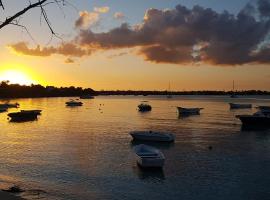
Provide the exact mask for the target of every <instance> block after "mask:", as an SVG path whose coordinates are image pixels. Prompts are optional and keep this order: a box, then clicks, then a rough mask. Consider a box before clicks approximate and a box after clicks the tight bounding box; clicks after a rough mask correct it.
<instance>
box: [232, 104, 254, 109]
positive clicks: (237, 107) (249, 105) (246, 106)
mask: <svg viewBox="0 0 270 200" xmlns="http://www.w3.org/2000/svg"><path fill="white" fill-rule="evenodd" d="M229 105H230V109H245V108H252V104H237V103H229Z"/></svg>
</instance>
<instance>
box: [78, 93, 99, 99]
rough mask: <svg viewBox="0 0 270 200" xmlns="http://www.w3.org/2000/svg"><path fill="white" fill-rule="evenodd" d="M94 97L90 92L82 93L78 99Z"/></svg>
mask: <svg viewBox="0 0 270 200" xmlns="http://www.w3.org/2000/svg"><path fill="white" fill-rule="evenodd" d="M94 98H95V97H94V96H93V95H91V94H86V95H82V96H80V99H94Z"/></svg>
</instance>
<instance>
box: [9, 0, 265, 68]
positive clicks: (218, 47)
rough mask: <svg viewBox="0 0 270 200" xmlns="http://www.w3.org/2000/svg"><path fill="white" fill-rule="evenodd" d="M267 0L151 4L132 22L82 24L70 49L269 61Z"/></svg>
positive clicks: (151, 57)
mask: <svg viewBox="0 0 270 200" xmlns="http://www.w3.org/2000/svg"><path fill="white" fill-rule="evenodd" d="M263 5H264V6H263ZM268 5H270V1H269V0H258V1H257V3H256V4H247V6H245V7H244V8H243V9H242V10H240V12H239V13H238V14H237V15H233V14H230V13H229V12H227V11H224V12H222V13H218V12H216V11H214V10H212V9H210V8H203V7H201V6H198V5H197V6H194V7H193V8H191V9H189V8H187V7H185V6H182V5H177V6H176V7H175V8H174V9H166V10H160V9H153V8H151V9H148V10H147V11H146V13H145V16H144V18H143V20H142V22H141V23H140V24H137V25H135V26H130V25H128V24H127V23H123V24H122V25H121V26H119V27H116V28H114V29H112V30H109V31H107V32H99V33H95V32H93V31H92V30H91V29H88V30H85V29H81V30H80V31H79V32H78V35H77V36H76V37H75V38H74V40H73V42H72V44H73V49H76V50H77V51H78V53H79V54H80V53H82V54H83V53H85V54H86V55H91V53H92V52H94V51H97V50H107V49H124V48H134V49H139V50H138V54H139V55H142V56H143V57H144V58H145V59H146V60H148V61H152V62H156V63H173V64H186V63H194V62H195V63H197V62H200V63H211V64H213V65H242V64H247V63H270V39H269V38H270V34H269V31H270V16H268V14H269V12H268ZM269 8H270V7H269ZM79 24H83V23H79ZM75 44H76V45H75ZM62 45H63V44H62ZM19 47H20V48H18V47H17V46H16V45H15V46H14V45H13V49H15V50H16V49H17V50H19V51H21V52H22V51H23V52H24V53H26V54H32V55H39V54H44V55H47V56H48V55H51V54H52V53H51V52H52V51H54V53H58V54H62V55H63V53H59V49H58V48H59V47H47V48H44V49H42V50H41V49H40V48H39V47H37V48H36V49H28V48H27V46H23V45H22V44H21V46H20V45H19ZM60 47H61V45H60ZM51 48H52V49H51ZM75 52H76V51H75ZM68 56H71V55H68Z"/></svg>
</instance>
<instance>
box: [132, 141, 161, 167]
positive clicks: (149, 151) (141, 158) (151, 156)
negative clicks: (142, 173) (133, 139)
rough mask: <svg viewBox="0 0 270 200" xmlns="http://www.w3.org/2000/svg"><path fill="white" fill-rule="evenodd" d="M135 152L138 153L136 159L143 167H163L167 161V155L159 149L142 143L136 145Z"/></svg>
mask: <svg viewBox="0 0 270 200" xmlns="http://www.w3.org/2000/svg"><path fill="white" fill-rule="evenodd" d="M134 152H135V154H136V160H137V163H138V165H139V166H141V167H146V168H147V167H148V168H149V167H157V168H161V167H163V166H164V163H165V156H164V155H163V153H162V152H161V151H159V150H158V149H156V148H154V147H152V146H148V145H144V144H140V145H137V146H135V147H134Z"/></svg>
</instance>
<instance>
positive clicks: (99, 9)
mask: <svg viewBox="0 0 270 200" xmlns="http://www.w3.org/2000/svg"><path fill="white" fill-rule="evenodd" d="M94 11H95V12H97V13H107V12H109V11H110V7H108V6H104V7H94Z"/></svg>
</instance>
